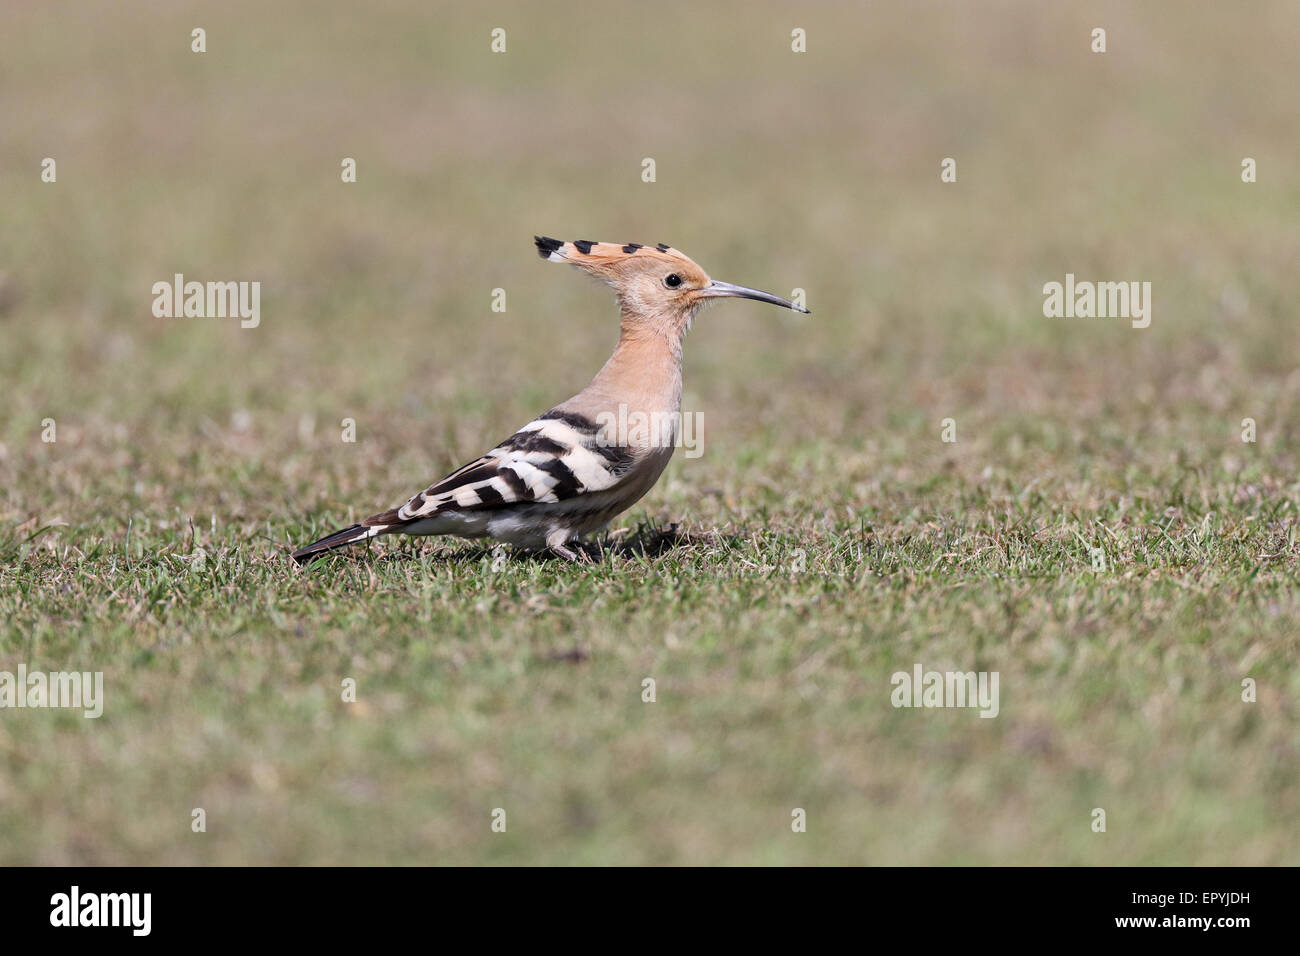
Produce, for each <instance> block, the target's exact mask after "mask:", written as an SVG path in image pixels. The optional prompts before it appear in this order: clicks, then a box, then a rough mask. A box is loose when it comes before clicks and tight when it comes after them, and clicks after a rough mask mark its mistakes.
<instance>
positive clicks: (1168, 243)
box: [0, 0, 1300, 865]
mask: <svg viewBox="0 0 1300 956" xmlns="http://www.w3.org/2000/svg"><path fill="white" fill-rule="evenodd" d="M264 6H270V5H262V4H255V3H251V2H245V0H240V2H231V3H224V4H221V5H219V6H217V5H211V6H205V5H199V4H186V3H171V2H161V0H160V2H156V3H139V2H134V3H121V4H115V5H113V8H112V12H111V13H110V12H109V9H108V8H107V7H102V8H101V7H100V6H98V5H90V6H86V5H82V4H74V3H62V2H59V3H39V4H38V3H18V4H7V5H5V7H4V9H3V11H2V12H0V36H3V39H2V40H0V49H2V50H3V55H2V56H0V116H3V118H4V133H3V143H4V149H3V151H2V152H0V197H2V199H3V206H4V221H5V228H4V229H3V230H0V382H2V383H3V385H2V386H0V388H2V389H3V403H2V404H0V619H2V620H3V622H4V623H3V626H2V627H0V670H8V671H15V670H16V668H17V667H18V665H20V664H25V665H26V666H27V668H28V669H29V670H82V671H103V673H104V686H105V702H104V715H103V716H102V717H101V718H99V719H98V720H88V719H84V718H83V717H82V716H81V715H80V712H79V711H76V712H72V711H65V710H51V709H46V710H35V709H23V710H4V711H0V863H3V864H6V865H11V864H21V863H41V864H52V863H86V864H110V863H126V864H146V863H166V864H198V863H209V864H211V863H219V864H245V863H251V864H270V863H295V864H296V863H311V864H320V863H345V864H349V863H358V864H359V863H401V864H416V863H462V864H463V863H526V864H542V863H564V864H570V863H602V864H604V863H619V864H630V863H729V864H752V863H782V864H812V863H871V864H886V863H888V864H912V863H928V864H934V863H958V864H986V863H1008V864H1031V863H1048V864H1054V863H1070V864H1120V863H1124V864H1284V863H1289V864H1295V863H1297V862H1300V776H1298V775H1297V771H1298V770H1300V734H1298V733H1297V694H1298V693H1300V673H1298V672H1297V669H1296V661H1297V651H1298V650H1300V639H1298V637H1297V633H1298V632H1297V623H1296V622H1297V619H1300V597H1298V596H1297V583H1298V581H1297V579H1298V577H1300V548H1298V547H1297V541H1296V521H1297V512H1296V507H1297V493H1298V491H1300V482H1298V480H1297V440H1298V439H1300V416H1298V415H1297V408H1300V404H1298V403H1300V372H1297V365H1296V344H1297V334H1296V307H1295V303H1296V302H1297V301H1298V300H1300V270H1297V268H1296V264H1297V262H1300V229H1297V228H1296V222H1297V210H1300V169H1298V167H1297V163H1296V157H1297V156H1300V126H1298V125H1297V123H1296V114H1295V89H1294V85H1295V84H1294V78H1295V76H1296V75H1297V67H1298V66H1300V54H1297V52H1296V49H1295V45H1294V43H1293V42H1292V40H1291V38H1293V37H1295V36H1296V35H1297V34H1298V33H1300V8H1298V7H1296V5H1295V4H1292V3H1286V2H1277V3H1257V2H1244V3H1239V4H1232V5H1230V6H1229V5H1222V4H1216V3H1208V2H1206V3H1176V4H1174V3H1168V4H1166V3H1151V4H1122V3H1090V4H1082V3H1080V4H1038V3H1029V2H1025V3H996V4H989V5H985V6H984V8H983V9H982V10H981V9H978V8H977V6H976V5H974V4H966V3H957V2H953V3H942V4H911V3H908V4H903V3H901V2H899V3H893V2H877V3H871V4H869V5H868V4H864V5H857V4H848V3H846V4H842V5H835V4H827V5H823V6H818V7H817V8H816V9H812V10H807V11H805V10H802V9H799V10H796V11H790V10H783V9H782V7H781V6H779V5H775V4H771V5H767V4H754V3H743V4H742V3H730V4H719V5H712V4H711V5H708V9H700V7H701V6H703V5H690V4H686V3H675V2H666V3H661V4H656V5H655V6H654V8H653V10H650V9H648V8H645V7H643V6H639V5H626V6H623V5H615V6H609V7H607V8H604V9H603V10H602V13H601V15H600V16H599V17H593V16H592V15H591V8H590V6H589V5H585V4H572V5H565V4H559V5H556V4H545V5H542V4H536V3H532V4H524V3H520V4H515V5H497V4H493V5H491V6H490V7H489V6H488V5H482V7H480V6H479V5H450V4H447V5H442V4H439V5H437V7H433V6H431V5H426V4H418V3H414V2H410V3H398V2H381V3H378V4H372V5H360V6H358V5H355V4H344V3H325V4H322V3H308V2H305V0H302V2H296V3H287V4H276V5H274V9H273V10H268V9H264ZM439 8H441V9H439ZM197 26H201V27H203V28H205V29H206V31H207V52H206V53H203V54H196V53H192V52H191V51H190V31H191V29H193V28H194V27H197ZM1095 26H1103V27H1105V28H1107V31H1108V52H1107V53H1105V54H1104V55H1101V54H1094V53H1092V52H1090V50H1089V44H1090V40H1089V34H1090V31H1091V29H1092V28H1093V27H1095ZM495 27H503V28H504V29H505V30H506V31H507V43H508V47H507V52H506V53H505V54H493V53H491V52H490V49H489V43H490V32H491V30H492V29H493V28H495ZM795 27H800V28H803V29H805V30H806V31H807V38H808V40H807V44H808V51H807V52H806V53H802V54H796V53H793V52H792V51H791V48H790V43H791V37H790V33H791V30H792V29H793V28H795ZM45 157H51V158H54V159H55V160H56V161H57V181H56V182H54V183H44V182H42V181H41V161H42V159H43V158H45ZM344 157H353V158H355V159H356V160H357V168H358V181H357V182H356V183H355V184H344V183H342V182H341V181H340V162H341V160H342V159H343V158H344ZM646 157H650V158H653V159H654V160H655V163H656V181H655V182H654V183H645V182H642V179H641V173H642V160H643V159H644V158H646ZM944 157H953V158H955V159H956V160H957V168H958V179H957V182H955V183H941V182H940V177H939V173H940V162H941V160H942V159H943V158H944ZM1243 157H1252V158H1254V159H1255V160H1256V161H1257V163H1258V171H1259V172H1258V182H1256V183H1253V184H1245V183H1243V182H1242V181H1241V162H1242V159H1243ZM534 234H546V235H554V236H560V237H564V238H591V239H598V240H617V241H638V242H643V243H656V242H668V243H671V244H672V245H674V246H676V247H678V248H680V249H682V250H684V251H685V252H687V254H689V255H691V256H692V257H694V258H695V259H696V260H697V261H699V262H700V263H701V265H702V266H704V268H706V269H707V270H709V271H710V273H711V274H712V275H714V276H715V277H717V278H721V279H725V280H728V281H732V282H738V283H744V284H747V285H752V286H757V287H760V288H764V289H769V290H771V291H772V292H775V293H777V294H780V295H788V294H789V293H790V290H792V289H794V288H796V287H798V288H802V289H805V290H807V296H808V305H809V306H810V307H811V309H812V311H813V313H814V314H813V315H812V316H811V317H807V318H805V317H800V316H795V315H793V314H791V313H782V312H780V311H778V310H775V309H771V308H770V307H766V306H762V305H759V304H757V303H748V302H729V303H724V304H722V305H719V306H717V307H716V308H713V309H710V310H709V311H707V312H706V313H705V314H704V315H702V316H701V318H700V320H699V322H698V323H697V324H696V328H695V330H694V331H693V332H692V334H691V336H690V337H689V338H688V340H687V345H686V383H687V384H686V403H685V404H686V407H687V409H688V410H691V411H698V412H699V413H700V414H701V416H702V418H703V421H704V423H705V433H704V446H703V450H704V454H703V455H702V456H701V457H699V458H698V459H693V460H687V459H685V458H684V457H683V456H681V455H680V453H679V455H678V456H677V457H676V458H675V459H674V462H673V464H672V465H671V466H670V468H669V471H668V472H667V474H666V475H665V477H664V479H663V480H662V481H661V483H660V484H659V486H658V487H657V488H656V489H655V490H654V491H653V492H652V493H651V494H650V495H649V496H648V497H647V498H646V499H644V500H643V501H642V502H641V503H640V504H639V505H638V506H637V507H636V508H635V509H634V510H633V511H632V512H630V513H629V514H628V515H626V516H625V517H624V518H623V519H621V520H620V521H619V522H616V524H615V526H614V528H613V529H612V530H613V534H612V536H611V537H609V538H608V539H605V540H604V541H603V548H602V550H601V557H600V559H599V563H598V564H596V565H594V566H590V567H575V566H570V565H568V564H565V563H563V562H559V561H556V560H547V559H542V558H537V557H530V556H519V555H510V556H508V558H507V559H506V560H505V561H500V560H496V559H495V558H494V555H493V553H492V551H491V550H490V549H488V548H486V547H483V546H480V545H477V544H471V543H463V542H456V541H436V542H423V543H422V542H414V543H412V542H409V541H403V540H396V539H382V540H381V541H380V542H379V543H377V544H376V545H375V546H374V547H372V548H370V549H369V550H359V551H356V552H355V553H350V554H345V555H340V556H337V557H331V558H330V559H328V560H326V561H325V562H324V563H322V564H321V565H319V566H316V567H312V568H309V569H307V570H305V571H304V570H299V569H296V568H295V567H293V566H292V565H291V564H290V562H289V561H288V560H287V552H288V551H289V550H290V549H291V547H292V546H293V545H297V544H302V543H305V542H307V541H309V540H311V539H313V538H314V537H317V536H318V535H320V534H323V533H325V532H327V531H330V530H333V529H334V528H335V527H338V526H342V525H344V524H346V523H348V522H350V521H352V520H355V519H358V518H361V517H364V516H365V515H366V514H369V513H372V512H375V511H379V510H382V509H384V508H387V507H391V506H393V505H395V504H398V503H400V502H401V501H403V500H404V499H405V498H406V497H407V496H408V495H410V494H411V493H412V492H414V491H416V490H418V489H419V488H420V487H423V484H424V483H426V482H427V481H428V480H430V479H432V478H436V477H438V476H440V475H442V474H444V473H446V472H448V471H450V470H451V469H452V468H454V467H455V466H457V465H459V464H461V463H462V462H463V461H466V460H468V459H469V458H471V457H473V456H475V455H477V454H479V453H481V452H482V451H484V450H486V449H487V448H488V447H490V445H491V444H493V443H495V442H496V441H497V440H499V439H501V438H502V437H504V436H505V435H508V434H509V433H510V432H511V431H512V430H513V429H514V428H515V427H517V426H518V425H520V424H522V423H523V422H525V421H528V420H529V419H530V418H531V417H532V416H533V415H535V414H536V413H537V412H539V411H542V410H543V409H545V408H547V407H549V406H550V405H551V404H553V403H555V402H557V401H559V400H561V399H563V398H565V397H567V396H568V395H570V394H572V393H573V392H574V391H576V390H577V389H578V388H580V387H581V386H582V385H583V384H585V382H586V381H587V379H588V378H589V377H590V375H591V374H592V373H593V372H594V371H595V370H596V369H597V368H599V366H600V364H601V362H603V360H604V359H605V357H606V356H607V354H608V352H609V350H610V349H611V348H612V346H613V343H614V340H615V337H616V333H617V316H616V313H615V310H614V307H613V303H612V300H611V299H610V297H609V295H608V293H607V292H606V291H605V290H604V289H602V288H600V287H598V286H596V285H595V284H593V283H591V282H590V281H588V280H586V279H583V278H582V277H580V276H578V275H576V274H575V273H573V272H571V271H570V270H567V269H562V268H560V267H557V266H553V265H550V264H547V263H543V262H540V261H539V260H538V258H537V256H536V255H535V253H534V250H533V249H532V244H531V240H532V236H533V235H534ZM175 273H184V274H185V276H186V277H187V278H188V279H195V280H199V281H204V280H258V281H260V282H261V283H262V302H261V323H260V325H259V326H258V327H257V328H255V329H241V328H240V326H239V322H238V320H231V319H159V318H155V317H154V316H153V315H152V313H151V305H152V302H153V295H152V293H151V291H150V289H151V286H152V284H153V283H154V282H157V281H169V280H170V279H171V277H172V276H173V274H175ZM1067 273H1074V274H1076V275H1078V276H1079V277H1080V278H1081V279H1095V280H1143V281H1150V282H1151V283H1152V288H1153V308H1152V322H1151V325H1150V327H1149V328H1146V329H1134V328H1132V327H1131V326H1130V324H1129V322H1128V321H1126V320H1118V319H1095V318H1094V319H1086V318H1078V319H1049V318H1045V317H1044V315H1043V310H1042V307H1043V295H1042V287H1043V284H1044V283H1046V282H1050V281H1061V280H1062V279H1063V278H1064V276H1065V275H1066V274H1067ZM496 288H503V289H505V290H506V293H507V303H508V305H507V310H506V311H505V312H494V311H492V309H491V304H492V290H493V289H496ZM1246 418H1250V419H1253V420H1254V421H1255V422H1256V425H1257V429H1258V434H1257V440H1256V441H1255V442H1243V441H1242V427H1243V426H1242V422H1243V419H1246ZM46 419H53V420H54V422H55V427H56V440H55V441H53V442H48V441H43V440H42V435H43V432H44V431H45V430H46V426H44V425H43V422H44V420H46ZM344 419H352V420H353V421H354V422H355V423H356V438H357V440H356V441H355V443H346V442H343V441H342V440H341V431H342V421H343V420H344ZM944 419H952V420H953V423H954V427H955V429H956V438H957V440H956V441H955V442H944V441H942V440H941V432H942V427H943V426H942V425H941V422H942V421H943V420H944ZM1094 549H1101V551H1102V552H1103V553H1104V556H1105V568H1104V570H1097V569H1096V568H1095V567H1094V561H1093V555H1094ZM918 663H919V664H921V665H923V666H924V667H925V668H926V669H934V670H958V671H971V670H975V671H997V672H998V673H999V675H1000V688H1001V707H1000V713H999V714H998V716H997V717H996V718H995V719H980V718H979V717H978V715H977V713H975V712H974V711H971V710H926V709H895V708H894V707H892V706H891V704H890V693H891V690H892V688H891V685H890V677H891V675H892V674H893V673H894V672H896V671H908V672H910V671H911V670H912V668H913V666H914V665H915V664H918ZM346 678H352V679H353V680H355V681H356V683H357V697H358V699H357V701H356V702H355V703H345V702H343V700H342V699H341V696H342V692H341V684H342V682H343V681H344V680H345V679H346ZM646 678H652V679H653V680H654V681H655V684H656V697H657V699H656V701H655V702H654V703H644V702H643V701H642V681H643V680H644V679H646ZM1245 678H1251V679H1253V680H1254V681H1255V682H1256V683H1257V688H1258V699H1257V701H1256V702H1254V703H1245V702H1243V700H1242V681H1243V679H1245ZM194 808H203V809H204V810H205V812H206V819H207V828H206V832H203V833H195V832H193V831H192V829H191V813H192V811H193V809H194ZM495 808H503V809H505V810H506V812H507V819H508V826H507V831H506V832H505V833H494V832H492V830H491V822H492V812H493V810H494V809H495ZM794 808H803V809H805V810H806V812H807V820H808V824H807V832H806V833H793V832H792V830H791V812H792V810H793V809H794ZM1094 808H1103V809H1104V810H1105V811H1106V814H1107V829H1106V832H1105V833H1096V832H1093V829H1092V826H1091V824H1092V820H1093V817H1092V811H1093V809H1094Z"/></svg>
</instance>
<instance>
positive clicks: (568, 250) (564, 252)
mask: <svg viewBox="0 0 1300 956" xmlns="http://www.w3.org/2000/svg"><path fill="white" fill-rule="evenodd" d="M533 240H534V241H535V242H536V243H537V254H538V255H539V256H541V257H542V258H543V259H547V260H549V261H551V262H567V263H569V264H570V265H575V266H578V267H579V268H580V269H585V270H587V271H588V272H593V273H596V274H598V275H606V274H609V273H614V272H618V271H621V270H622V269H625V268H626V267H628V266H631V265H636V264H640V263H643V264H645V265H647V266H649V265H650V264H651V263H665V262H667V263H674V264H678V265H690V266H694V267H695V268H696V269H699V266H698V265H696V264H695V262H694V261H693V260H692V259H691V258H690V257H689V256H686V255H684V254H682V253H680V252H678V251H677V250H676V249H674V248H673V247H672V246H670V245H668V244H667V243H664V242H661V243H659V244H658V245H654V246H647V245H643V244H642V243H639V242H594V241H592V240H589V239H575V240H573V241H572V242H565V241H564V240H563V239H551V238H549V237H548V236H534V237H533ZM701 272H702V270H701Z"/></svg>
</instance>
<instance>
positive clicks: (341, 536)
mask: <svg viewBox="0 0 1300 956" xmlns="http://www.w3.org/2000/svg"><path fill="white" fill-rule="evenodd" d="M387 530H388V525H386V524H378V525H364V524H354V525H353V526H352V527H350V528H344V529H343V530H342V531H335V532H334V533H333V534H331V535H326V536H325V537H323V538H321V539H320V540H319V541H313V542H312V543H311V544H308V545H304V546H303V547H301V548H299V549H298V550H297V551H295V552H294V553H293V559H294V560H295V561H297V562H298V563H299V564H306V563H307V562H308V561H310V560H311V559H312V558H314V557H315V556H316V555H318V554H324V553H325V552H326V551H333V550H334V549H335V548H346V547H347V546H348V545H350V544H356V543H357V542H358V541H368V540H369V539H371V538H373V537H375V536H376V535H381V534H383V533H384V532H385V531H387Z"/></svg>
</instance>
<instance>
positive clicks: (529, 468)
mask: <svg viewBox="0 0 1300 956" xmlns="http://www.w3.org/2000/svg"><path fill="white" fill-rule="evenodd" d="M599 436H600V430H599V428H598V427H597V425H596V424H595V423H594V422H592V421H591V420H590V419H587V418H584V417H583V416H581V415H574V414H571V413H566V412H557V411H551V412H547V413H546V414H545V415H543V416H542V417H541V418H538V419H535V420H534V421H531V422H529V423H528V424H527V425H525V426H524V427H523V428H521V429H519V431H517V432H515V433H514V434H513V435H511V436H510V437H509V438H507V439H506V440H505V441H503V442H502V443H501V444H500V445H498V446H497V447H496V448H493V449H492V450H491V451H490V452H488V453H487V454H486V455H484V456H483V457H482V458H478V459H476V460H475V461H472V462H470V463H469V464H467V465H465V466H464V467H462V468H459V469H457V470H456V471H454V472H452V473H451V474H450V475H448V476H447V477H446V478H443V479H441V480H440V481H438V482H436V483H434V484H433V485H431V486H429V487H428V488H427V489H425V490H424V491H422V492H420V493H419V494H417V495H415V496H414V497H412V498H411V500H410V501H408V502H407V503H406V504H404V505H402V507H400V508H398V509H397V513H396V517H397V518H398V519H399V520H402V521H413V520H417V519H420V518H429V517H433V516H434V515H437V514H438V513H440V512H443V511H449V510H452V509H457V510H487V509H494V508H503V507H508V506H511V505H516V504H522V503H526V502H538V503H556V502H561V501H565V500H567V499H570V498H576V497H578V496H579V495H585V494H590V493H592V492H595V491H605V490H607V489H609V488H612V487H613V486H614V485H616V484H617V483H618V482H619V480H620V479H621V478H622V477H623V476H624V475H625V474H626V473H627V472H628V470H629V469H630V468H631V467H632V464H633V457H632V454H631V453H630V452H629V451H627V450H626V449H624V448H619V447H614V446H610V445H607V444H604V443H603V442H602V441H601V440H600V437H599Z"/></svg>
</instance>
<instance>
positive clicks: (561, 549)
mask: <svg viewBox="0 0 1300 956" xmlns="http://www.w3.org/2000/svg"><path fill="white" fill-rule="evenodd" d="M550 548H551V553H552V554H558V555H559V556H560V557H562V558H563V559H564V560H565V561H572V562H573V563H574V564H579V563H581V562H582V560H583V559H582V558H580V557H579V556H578V555H577V554H576V553H574V552H573V551H571V550H570V549H569V548H566V547H565V546H564V545H562V544H553V545H551V546H550Z"/></svg>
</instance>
